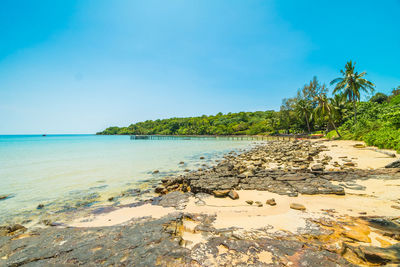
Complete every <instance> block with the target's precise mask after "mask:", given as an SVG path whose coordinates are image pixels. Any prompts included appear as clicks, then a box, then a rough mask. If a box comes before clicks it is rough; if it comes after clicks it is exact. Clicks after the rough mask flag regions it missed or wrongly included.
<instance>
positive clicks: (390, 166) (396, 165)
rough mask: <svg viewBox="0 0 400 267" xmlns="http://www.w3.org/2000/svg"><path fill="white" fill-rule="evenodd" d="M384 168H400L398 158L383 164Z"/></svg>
mask: <svg viewBox="0 0 400 267" xmlns="http://www.w3.org/2000/svg"><path fill="white" fill-rule="evenodd" d="M385 168H400V159H398V160H396V161H393V162H392V163H389V164H388V165H386V166H385Z"/></svg>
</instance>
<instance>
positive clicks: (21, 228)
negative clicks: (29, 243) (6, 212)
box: [8, 224, 26, 233]
mask: <svg viewBox="0 0 400 267" xmlns="http://www.w3.org/2000/svg"><path fill="white" fill-rule="evenodd" d="M8 231H9V233H14V232H17V231H26V228H25V227H24V226H22V225H20V224H13V225H11V226H9V227H8Z"/></svg>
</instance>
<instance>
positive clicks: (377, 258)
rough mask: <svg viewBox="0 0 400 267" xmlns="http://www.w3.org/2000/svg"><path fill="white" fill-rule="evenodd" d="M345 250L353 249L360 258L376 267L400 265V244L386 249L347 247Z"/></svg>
mask: <svg viewBox="0 0 400 267" xmlns="http://www.w3.org/2000/svg"><path fill="white" fill-rule="evenodd" d="M345 249H351V250H352V251H353V252H354V253H355V254H356V255H357V256H358V257H360V258H361V259H363V260H364V261H366V262H368V263H372V264H374V265H385V266H386V265H388V264H394V263H400V243H397V244H395V245H392V246H390V247H386V248H381V247H374V246H359V247H353V246H350V245H346V246H345ZM396 266H398V265H396Z"/></svg>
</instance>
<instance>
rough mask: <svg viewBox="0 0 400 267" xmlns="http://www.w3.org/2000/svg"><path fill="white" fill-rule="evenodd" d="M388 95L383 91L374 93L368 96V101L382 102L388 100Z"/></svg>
mask: <svg viewBox="0 0 400 267" xmlns="http://www.w3.org/2000/svg"><path fill="white" fill-rule="evenodd" d="M388 98H389V97H388V96H387V95H385V94H384V93H379V92H378V93H376V94H375V95H374V96H373V97H371V98H370V100H369V101H370V102H375V103H379V104H382V103H384V102H387V101H388Z"/></svg>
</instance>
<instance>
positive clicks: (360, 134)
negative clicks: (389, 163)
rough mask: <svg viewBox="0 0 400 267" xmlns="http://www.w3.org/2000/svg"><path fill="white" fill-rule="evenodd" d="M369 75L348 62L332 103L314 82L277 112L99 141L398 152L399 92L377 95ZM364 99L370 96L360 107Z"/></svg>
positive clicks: (148, 128) (170, 122)
mask: <svg viewBox="0 0 400 267" xmlns="http://www.w3.org/2000/svg"><path fill="white" fill-rule="evenodd" d="M366 76H367V73H366V72H358V71H356V64H355V63H353V62H352V61H349V62H347V64H346V65H345V67H344V69H343V70H340V77H337V78H335V79H333V80H332V81H331V82H330V85H331V86H333V91H332V93H331V97H328V95H329V89H328V87H327V86H326V85H325V84H322V83H320V82H319V81H318V79H317V77H314V78H313V79H312V80H310V81H309V82H308V83H306V84H305V85H304V86H303V87H302V88H300V89H299V90H298V91H297V94H296V96H294V97H291V98H285V99H283V101H282V105H281V107H280V110H279V111H274V110H268V111H256V112H238V113H227V114H222V113H218V114H216V115H211V116H206V115H203V116H199V117H187V118H170V119H162V120H160V119H159V120H147V121H144V122H138V123H135V124H131V125H129V126H128V127H109V128H107V129H105V130H104V131H102V132H99V133H97V134H101V135H116V134H118V135H132V134H137V135H142V134H144V135H153V134H160V135H275V134H298V133H303V134H326V135H327V137H338V138H346V139H356V140H364V141H366V142H367V143H368V144H369V145H377V146H379V147H382V148H395V149H397V150H400V130H399V126H400V86H398V87H397V88H396V89H393V90H392V93H391V94H390V95H386V94H384V93H381V92H377V93H375V94H374V92H375V85H374V83H373V82H371V81H369V80H367V78H366ZM363 94H369V95H372V97H370V98H369V100H368V101H361V99H362V95H363Z"/></svg>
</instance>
